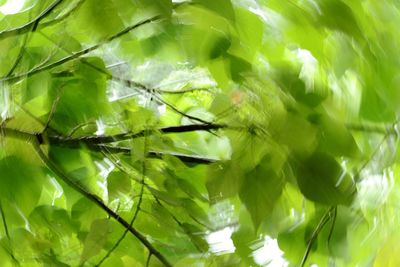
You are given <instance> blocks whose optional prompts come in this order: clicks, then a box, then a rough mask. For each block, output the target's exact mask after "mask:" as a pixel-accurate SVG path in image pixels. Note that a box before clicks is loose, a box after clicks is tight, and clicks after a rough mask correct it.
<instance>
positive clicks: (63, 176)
mask: <svg viewBox="0 0 400 267" xmlns="http://www.w3.org/2000/svg"><path fill="white" fill-rule="evenodd" d="M31 143H32V145H33V146H34V148H35V151H36V153H37V154H38V156H39V158H40V159H41V160H42V161H43V163H44V164H45V165H46V166H47V167H48V168H49V169H50V170H51V171H52V172H54V174H56V176H57V177H58V178H59V179H61V180H62V181H63V182H65V183H66V184H67V185H68V186H70V187H71V188H73V189H74V190H75V191H77V192H79V193H80V194H82V195H83V196H84V197H86V198H87V199H88V200H90V201H91V202H93V203H94V204H96V205H97V206H99V207H100V208H101V209H102V210H103V211H105V212H106V213H107V214H108V215H109V216H110V217H112V218H114V219H115V220H116V221H117V222H118V223H120V224H121V225H122V226H123V227H124V228H125V229H127V230H128V231H129V232H130V233H132V234H133V235H134V236H135V237H136V238H137V239H139V241H140V242H141V243H142V244H143V245H144V246H145V247H146V248H147V249H148V250H149V251H150V252H151V253H152V254H153V255H154V256H155V257H157V258H158V259H159V260H160V261H161V262H162V263H163V264H164V265H165V266H167V267H169V266H171V267H172V264H171V263H170V262H169V261H168V260H167V259H166V258H165V257H164V255H162V254H161V253H160V252H159V251H158V250H157V249H156V248H155V247H154V246H153V245H152V244H151V243H150V242H149V241H148V240H147V238H146V237H145V236H144V235H143V234H141V233H140V232H139V231H138V230H136V229H135V228H134V227H132V226H131V225H130V224H129V223H128V222H127V221H125V220H124V219H123V218H121V216H119V215H118V214H117V213H115V212H114V211H113V210H112V209H110V208H109V207H108V206H107V205H106V204H104V202H103V201H102V200H101V199H100V198H99V197H98V196H97V195H95V194H93V193H90V192H88V191H87V190H86V189H85V188H84V187H83V186H82V185H80V184H78V183H76V182H74V181H73V180H71V179H70V178H69V177H68V176H67V175H66V174H65V173H64V172H63V171H62V170H61V169H60V168H59V167H58V166H57V165H56V164H54V163H53V162H52V161H51V160H50V159H49V158H48V157H47V156H46V155H45V153H44V152H43V150H42V148H41V147H40V143H39V141H38V140H32V142H31Z"/></svg>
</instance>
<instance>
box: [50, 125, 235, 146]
mask: <svg viewBox="0 0 400 267" xmlns="http://www.w3.org/2000/svg"><path fill="white" fill-rule="evenodd" d="M227 127H228V126H227V125H223V124H211V123H207V124H189V125H179V126H167V127H163V128H159V129H156V130H149V129H145V130H142V131H139V132H136V133H132V132H126V133H121V134H116V135H108V136H84V137H79V138H69V137H64V136H49V137H48V138H49V142H50V143H51V144H57V145H63V146H71V147H72V146H79V145H80V143H85V144H87V145H101V144H108V143H114V142H119V141H124V140H130V139H134V138H138V137H143V135H144V133H145V132H149V133H156V132H160V133H163V134H169V133H185V132H195V131H211V130H218V129H222V128H227Z"/></svg>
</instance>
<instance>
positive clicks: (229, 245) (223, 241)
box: [206, 227, 236, 255]
mask: <svg viewBox="0 0 400 267" xmlns="http://www.w3.org/2000/svg"><path fill="white" fill-rule="evenodd" d="M232 233H233V227H225V228H223V229H222V230H218V231H215V232H212V233H210V234H208V235H207V236H206V240H207V242H208V244H209V245H210V251H211V252H212V253H215V254H218V255H221V254H226V253H233V252H235V250H236V248H235V245H234V244H233V241H232V239H231V236H232Z"/></svg>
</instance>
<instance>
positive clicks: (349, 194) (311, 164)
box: [297, 152, 356, 206]
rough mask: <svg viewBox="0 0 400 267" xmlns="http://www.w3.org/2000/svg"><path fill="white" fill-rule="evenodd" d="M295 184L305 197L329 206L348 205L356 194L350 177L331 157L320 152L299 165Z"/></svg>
mask: <svg viewBox="0 0 400 267" xmlns="http://www.w3.org/2000/svg"><path fill="white" fill-rule="evenodd" d="M297 182H298V185H299V188H300V190H301V192H302V193H303V194H304V196H305V197H307V198H308V199H310V200H312V201H315V202H318V203H321V204H325V205H329V206H336V205H339V204H342V205H349V204H351V202H352V200H353V198H354V196H355V193H356V188H355V184H354V181H353V179H352V178H351V177H350V175H349V174H348V173H346V171H345V170H343V169H342V167H341V166H340V164H339V163H338V162H337V161H336V160H335V159H334V158H333V157H332V156H329V155H327V154H325V153H321V152H316V153H314V154H313V155H311V156H310V157H309V158H307V159H306V160H304V161H302V162H301V163H300V164H299V167H298V168H297Z"/></svg>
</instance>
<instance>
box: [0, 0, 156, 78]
mask: <svg viewBox="0 0 400 267" xmlns="http://www.w3.org/2000/svg"><path fill="white" fill-rule="evenodd" d="M59 1H62V0H59ZM160 18H161V16H159V15H158V16H154V17H152V18H150V19H146V20H143V21H141V22H139V23H136V24H134V25H131V26H129V27H127V28H125V29H123V30H122V31H120V32H118V33H116V34H114V35H112V36H110V37H108V38H106V39H105V40H103V41H102V42H99V43H97V44H95V45H93V46H91V47H88V48H86V49H83V50H81V51H78V52H76V53H73V54H72V55H69V56H66V57H64V58H62V59H60V60H58V61H56V62H53V63H50V64H48V65H45V66H42V67H39V68H35V69H32V70H30V71H28V72H25V73H21V74H18V75H13V76H10V77H5V78H2V79H0V81H13V82H15V81H19V80H21V79H22V78H26V77H31V76H33V75H35V74H38V73H41V72H43V71H46V70H50V69H53V68H55V67H57V66H60V65H62V64H65V63H67V62H69V61H72V60H74V59H77V58H79V57H80V56H83V55H85V54H88V53H90V52H92V51H94V50H96V49H98V48H99V47H101V46H103V45H104V44H106V43H109V42H111V41H113V40H115V39H117V38H119V37H121V36H123V35H125V34H127V33H129V32H130V31H132V30H134V29H136V28H138V27H140V26H142V25H145V24H148V23H150V22H154V21H156V20H158V19H160Z"/></svg>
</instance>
